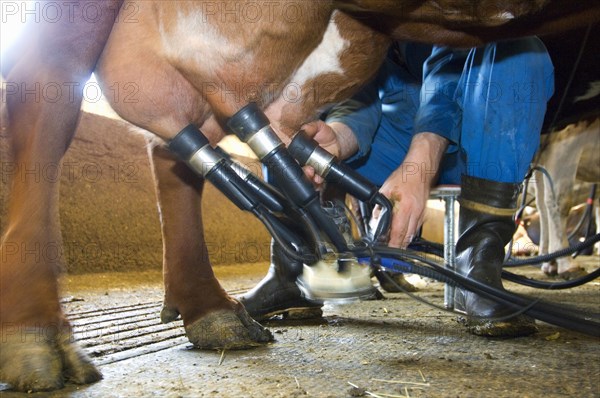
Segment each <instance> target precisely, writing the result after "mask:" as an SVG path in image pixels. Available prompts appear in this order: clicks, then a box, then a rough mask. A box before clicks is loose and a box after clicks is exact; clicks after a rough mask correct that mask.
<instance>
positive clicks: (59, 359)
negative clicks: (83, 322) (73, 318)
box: [0, 329, 102, 392]
mask: <svg viewBox="0 0 600 398" xmlns="http://www.w3.org/2000/svg"><path fill="white" fill-rule="evenodd" d="M38 336H39V335H38V334H36V331H34V330H33V329H32V331H31V333H30V334H29V333H24V334H19V335H15V336H11V337H8V338H5V341H3V342H2V343H1V344H0V380H2V381H3V382H5V383H8V384H9V385H10V387H11V388H12V389H14V390H17V391H23V392H36V391H51V390H58V389H60V388H63V387H64V383H65V381H69V382H72V383H76V384H89V383H93V382H95V381H98V380H100V379H101V378H102V375H101V374H100V372H98V370H96V368H95V367H94V365H93V364H92V363H91V362H90V361H89V359H88V358H87V356H86V355H85V354H83V352H81V351H80V350H79V348H78V347H77V346H76V345H75V344H73V343H71V342H70V341H69V336H66V337H65V338H62V337H61V338H60V340H59V341H56V340H54V341H48V340H44V339H42V338H40V339H37V338H36V337H38ZM27 339H31V340H35V341H32V342H29V341H26V340H27Z"/></svg>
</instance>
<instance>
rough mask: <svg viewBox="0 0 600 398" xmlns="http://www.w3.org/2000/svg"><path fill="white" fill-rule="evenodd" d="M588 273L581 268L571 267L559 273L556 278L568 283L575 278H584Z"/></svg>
mask: <svg viewBox="0 0 600 398" xmlns="http://www.w3.org/2000/svg"><path fill="white" fill-rule="evenodd" d="M587 274H588V273H587V271H586V270H585V269H584V268H581V267H571V268H569V269H568V270H566V271H564V272H560V273H559V274H558V276H559V277H560V278H562V279H564V280H566V281H569V280H571V279H577V278H581V277H583V276H586V275H587Z"/></svg>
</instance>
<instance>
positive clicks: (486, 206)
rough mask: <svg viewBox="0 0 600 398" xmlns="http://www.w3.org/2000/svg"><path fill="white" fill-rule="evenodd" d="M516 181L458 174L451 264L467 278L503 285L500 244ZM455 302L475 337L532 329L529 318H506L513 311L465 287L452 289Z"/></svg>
mask: <svg viewBox="0 0 600 398" xmlns="http://www.w3.org/2000/svg"><path fill="white" fill-rule="evenodd" d="M518 195H519V185H518V184H510V183H499V182H495V181H490V180H484V179H480V178H475V177H469V176H463V177H462V183H461V194H460V197H459V203H460V216H459V219H458V223H459V225H458V231H459V238H458V242H457V243H456V266H457V270H458V272H459V273H461V274H463V275H466V276H468V277H469V278H471V279H474V280H477V281H479V282H482V283H485V284H488V285H490V286H493V287H496V288H500V289H503V286H502V278H501V273H502V263H503V262H504V256H505V251H504V248H505V246H506V245H507V244H508V242H509V241H510V240H511V238H512V236H513V234H514V232H515V230H516V225H515V222H514V220H513V216H514V213H515V208H516V204H517V198H518ZM454 306H455V308H456V310H457V311H459V312H462V313H464V314H466V315H467V317H466V318H462V317H461V318H460V319H459V320H460V321H461V323H464V324H465V325H466V326H467V329H468V330H469V332H471V333H473V334H476V335H479V336H489V337H517V336H526V335H530V334H532V333H535V332H536V331H537V328H536V326H535V322H534V320H533V319H532V318H530V317H528V316H525V315H517V316H514V317H511V314H514V313H515V312H516V311H515V310H514V309H512V308H509V307H507V306H504V305H502V304H499V303H497V302H495V301H492V300H488V299H485V298H482V297H480V296H478V295H476V294H474V293H472V292H469V291H467V290H464V289H457V290H456V293H455V303H454Z"/></svg>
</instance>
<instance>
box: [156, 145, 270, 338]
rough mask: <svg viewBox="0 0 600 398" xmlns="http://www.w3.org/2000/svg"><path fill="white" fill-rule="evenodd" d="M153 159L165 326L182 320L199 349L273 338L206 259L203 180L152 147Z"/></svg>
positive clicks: (168, 154) (189, 336)
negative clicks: (234, 296)
mask: <svg viewBox="0 0 600 398" xmlns="http://www.w3.org/2000/svg"><path fill="white" fill-rule="evenodd" d="M149 154H150V159H151V164H152V170H153V173H154V177H155V182H156V192H157V197H158V203H159V207H160V214H161V228H162V236H163V272H164V283H165V299H164V306H163V310H162V312H161V320H162V321H163V322H165V323H166V322H171V321H173V320H175V319H176V318H177V317H178V316H179V315H180V314H181V315H182V317H183V322H184V326H185V330H186V334H187V336H188V338H189V339H190V341H191V342H192V343H193V344H194V345H195V346H197V347H201V348H248V347H252V346H256V345H258V343H259V342H265V341H269V340H270V335H269V333H268V332H267V331H265V330H264V329H263V328H262V327H261V326H260V325H259V324H258V323H256V322H254V320H252V318H250V316H249V315H248V314H247V313H246V311H245V309H244V308H243V306H242V305H241V304H240V303H239V302H238V301H237V300H234V299H233V298H231V297H229V295H228V294H227V293H226V292H225V291H224V290H223V289H222V288H221V285H220V284H219V282H218V281H217V279H216V278H215V275H214V273H213V271H212V268H211V266H210V262H209V259H208V250H207V248H206V243H205V240H204V229H203V226H202V212H201V199H202V189H203V187H204V179H203V178H200V177H198V176H197V175H196V174H195V173H194V172H193V171H192V170H191V169H190V168H188V166H187V165H185V164H184V163H183V162H181V161H178V160H177V159H175V157H174V156H173V155H172V154H171V152H170V151H168V150H167V149H165V148H164V147H162V146H160V145H157V144H156V143H154V142H150V143H149Z"/></svg>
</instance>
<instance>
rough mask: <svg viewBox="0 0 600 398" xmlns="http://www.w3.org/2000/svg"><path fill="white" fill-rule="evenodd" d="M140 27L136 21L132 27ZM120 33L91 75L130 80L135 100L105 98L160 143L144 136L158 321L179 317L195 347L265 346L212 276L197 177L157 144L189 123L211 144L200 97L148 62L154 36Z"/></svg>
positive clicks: (166, 68) (216, 133)
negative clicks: (161, 298) (160, 290)
mask: <svg viewBox="0 0 600 398" xmlns="http://www.w3.org/2000/svg"><path fill="white" fill-rule="evenodd" d="M143 24H144V20H142V19H140V26H142V25H143ZM134 28H137V26H136V27H134ZM120 29H124V27H123V26H121V27H120V28H119V26H116V27H115V30H113V33H112V36H111V39H110V40H109V42H108V44H107V47H106V48H105V50H104V53H103V55H102V58H101V60H100V62H99V65H98V70H97V76H98V80H99V81H100V84H101V85H102V86H103V87H104V88H109V89H110V87H114V86H115V85H118V84H119V83H120V82H133V84H134V85H135V91H134V93H135V95H134V96H132V97H131V98H130V100H128V101H124V100H121V101H119V100H117V99H116V98H115V97H111V96H110V95H109V96H108V100H109V102H110V103H111V105H112V107H113V109H114V110H115V111H116V112H117V113H118V114H119V115H120V116H121V117H123V118H124V119H126V120H128V121H129V122H131V123H133V124H135V125H137V126H139V127H142V128H143V129H145V130H147V131H149V132H152V133H153V134H154V135H156V136H157V137H159V138H160V139H159V138H152V139H151V144H150V148H149V150H150V155H151V156H150V159H151V164H152V170H153V173H154V177H155V182H156V191H157V198H158V205H159V210H160V216H161V230H162V237H163V272H164V275H163V279H164V284H165V303H164V304H165V305H164V308H163V311H162V314H161V318H162V321H163V322H168V321H170V320H173V319H175V318H177V317H178V316H179V315H181V317H182V319H183V323H184V327H185V330H186V334H187V336H188V338H189V340H190V342H191V343H192V344H194V345H195V346H196V347H199V348H208V349H212V348H228V349H232V348H247V347H251V346H256V345H258V344H261V343H266V342H268V341H270V340H272V336H271V334H270V332H269V331H267V330H266V329H264V328H263V327H262V326H261V325H259V324H258V323H256V322H254V321H253V320H252V319H251V318H250V317H249V316H248V314H247V313H246V311H245V309H244V307H243V306H242V305H241V304H240V303H239V302H237V301H236V300H235V299H233V298H231V297H230V296H229V295H228V294H227V293H226V292H225V291H224V290H223V288H222V287H221V285H220V284H219V282H218V281H217V279H216V278H215V275H214V274H213V271H212V267H211V264H210V262H209V259H208V254H207V250H206V243H205V239H204V231H203V224H202V214H201V208H200V200H201V197H202V188H203V185H204V180H203V178H200V177H199V176H197V175H196V174H195V173H194V172H193V171H192V170H191V169H190V168H188V167H187V166H186V165H185V164H184V163H183V162H181V161H178V160H177V159H176V158H175V157H174V156H173V155H172V154H171V152H170V151H168V150H167V149H166V147H165V146H164V141H166V140H169V139H171V138H173V137H174V136H175V135H176V134H177V133H179V131H181V130H182V129H183V128H184V127H186V126H188V125H189V124H195V125H198V126H200V125H204V126H203V129H204V131H205V134H207V136H208V138H209V139H210V140H211V141H212V142H216V141H217V140H218V139H219V138H220V135H221V134H222V131H221V129H220V128H219V127H217V125H216V123H215V122H214V119H212V118H210V111H209V109H208V106H207V105H206V102H205V101H204V99H203V98H202V96H201V95H200V93H198V91H197V90H196V89H195V88H194V87H193V86H192V85H191V84H190V83H189V82H188V81H187V80H186V79H185V78H184V77H183V76H182V75H181V73H180V72H179V71H178V70H177V69H176V68H174V67H173V66H172V65H170V64H169V63H168V62H166V61H165V60H163V59H161V58H157V57H148V54H154V53H156V52H157V51H156V50H154V49H153V48H152V45H153V44H154V43H157V42H159V41H160V40H159V38H156V39H155V40H150V41H149V42H147V43H146V42H144V43H141V42H138V41H135V40H134V41H132V40H131V38H132V37H134V38H135V37H138V35H136V34H132V33H131V32H129V34H123V33H124V32H123V31H121V30H120ZM127 32H128V31H125V33H127ZM149 32H152V30H149ZM146 34H149V33H146ZM147 46H148V47H147ZM157 76H158V77H160V78H157ZM107 92H110V90H107ZM210 123H212V124H210ZM207 125H208V126H207ZM209 126H212V127H209Z"/></svg>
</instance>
